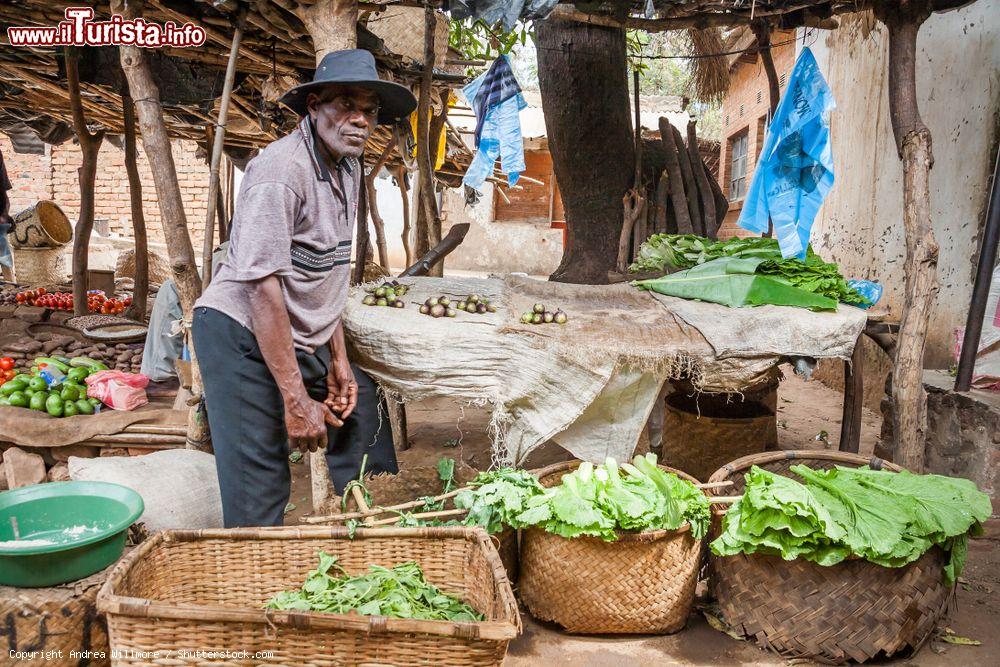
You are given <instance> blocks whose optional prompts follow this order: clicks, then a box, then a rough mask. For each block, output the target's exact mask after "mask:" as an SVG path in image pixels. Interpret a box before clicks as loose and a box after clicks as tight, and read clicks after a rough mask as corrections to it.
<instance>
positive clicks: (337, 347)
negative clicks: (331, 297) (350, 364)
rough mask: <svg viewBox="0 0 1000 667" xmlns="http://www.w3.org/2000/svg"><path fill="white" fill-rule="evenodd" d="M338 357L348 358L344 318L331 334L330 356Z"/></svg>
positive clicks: (332, 357)
mask: <svg viewBox="0 0 1000 667" xmlns="http://www.w3.org/2000/svg"><path fill="white" fill-rule="evenodd" d="M337 357H344V358H345V359H346V358H347V342H346V341H345V340H344V320H343V319H341V320H340V321H339V322H337V326H336V327H335V328H334V330H333V335H332V336H330V358H331V359H336V358H337Z"/></svg>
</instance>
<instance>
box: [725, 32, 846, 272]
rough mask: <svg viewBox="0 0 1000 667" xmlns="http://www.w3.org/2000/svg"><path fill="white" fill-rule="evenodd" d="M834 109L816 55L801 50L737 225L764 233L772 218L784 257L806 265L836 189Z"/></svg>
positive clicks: (779, 104)
mask: <svg viewBox="0 0 1000 667" xmlns="http://www.w3.org/2000/svg"><path fill="white" fill-rule="evenodd" d="M834 106H835V105H834V101H833V93H832V92H831V91H830V87H829V86H827V85H826V80H825V79H823V74H822V73H821V72H820V71H819V66H818V65H817V64H816V59H815V58H814V57H813V54H812V51H810V50H809V49H808V48H805V49H803V50H802V53H801V54H800V55H799V58H798V60H797V61H796V63H795V68H794V69H793V70H792V76H791V78H790V80H789V82H788V87H787V88H786V89H785V94H784V95H783V96H782V97H781V101H780V102H779V103H778V108H777V110H776V111H775V113H774V119H773V120H772V121H771V125H770V127H769V128H768V130H767V136H766V138H765V139H764V148H763V150H762V151H761V153H760V159H759V160H758V162H757V168H756V169H755V170H754V174H753V180H752V181H751V182H750V189H749V191H748V192H747V196H746V200H745V201H744V203H743V210H742V211H741V212H740V219H739V222H738V224H739V226H740V227H742V228H743V229H746V230H749V231H751V232H757V233H764V232H766V231H767V222H768V218H770V219H771V222H772V223H773V224H774V234H775V236H776V237H777V239H778V245H779V246H780V247H781V255H782V257H798V258H799V259H805V257H806V248H807V247H808V246H809V232H810V230H811V229H812V225H813V221H814V220H815V219H816V213H817V212H818V211H819V207H820V205H821V204H822V203H823V200H824V199H825V198H826V195H827V193H829V192H830V189H831V188H832V187H833V152H832V150H831V148H830V119H829V116H830V111H831V110H832V109H833V108H834Z"/></svg>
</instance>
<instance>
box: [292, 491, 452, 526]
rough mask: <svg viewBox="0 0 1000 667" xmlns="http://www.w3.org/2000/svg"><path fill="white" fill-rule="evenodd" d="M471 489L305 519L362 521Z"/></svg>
mask: <svg viewBox="0 0 1000 667" xmlns="http://www.w3.org/2000/svg"><path fill="white" fill-rule="evenodd" d="M468 488H469V487H462V488H461V489H455V490H454V491H449V492H448V493H442V494H441V495H439V496H434V497H433V498H430V499H425V498H418V499H416V500H409V501H407V502H405V503H399V504H398V505H389V506H388V507H383V506H381V505H376V506H375V507H371V508H369V510H368V511H367V512H346V513H342V514H327V515H326V516H311V517H307V518H306V519H305V522H306V523H324V522H326V521H344V520H347V519H360V518H362V517H365V516H369V515H378V514H385V513H386V512H393V511H396V510H405V509H410V508H411V507H419V506H420V505H424V504H426V503H436V502H440V501H442V500H448V499H449V498H454V497H455V496H457V495H458V494H459V493H461V492H462V491H466V490H468Z"/></svg>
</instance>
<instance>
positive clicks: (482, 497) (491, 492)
mask: <svg viewBox="0 0 1000 667" xmlns="http://www.w3.org/2000/svg"><path fill="white" fill-rule="evenodd" d="M469 485H470V486H471V487H472V488H470V489H467V490H465V491H462V492H461V493H459V494H458V495H457V496H455V507H457V508H459V509H467V510H469V513H468V514H467V515H466V518H465V524H466V525H470V526H482V527H483V528H485V529H486V531H487V532H488V533H490V534H493V533H499V532H500V531H502V530H503V529H504V528H505V527H506V526H517V525H518V523H517V520H516V517H517V515H518V514H520V513H521V512H523V511H524V510H526V509H527V503H528V500H529V499H530V498H532V497H533V496H536V495H538V494H540V493H542V492H543V491H545V489H544V488H543V487H542V485H541V484H539V483H538V480H537V479H535V477H534V475H532V474H531V473H529V472H528V471H526V470H517V469H515V468H500V469H498V470H489V471H486V472H481V473H479V474H478V475H476V478H475V479H473V480H472V481H471V482H470V483H469Z"/></svg>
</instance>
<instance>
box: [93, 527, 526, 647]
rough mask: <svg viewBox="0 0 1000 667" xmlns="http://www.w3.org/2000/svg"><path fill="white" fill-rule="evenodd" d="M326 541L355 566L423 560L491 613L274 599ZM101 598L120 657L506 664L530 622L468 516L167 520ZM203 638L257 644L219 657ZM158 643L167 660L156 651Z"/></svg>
mask: <svg viewBox="0 0 1000 667" xmlns="http://www.w3.org/2000/svg"><path fill="white" fill-rule="evenodd" d="M320 550H323V551H326V552H328V553H330V554H333V555H336V556H338V557H339V558H340V561H339V562H340V565H341V566H343V567H344V568H345V569H346V570H347V571H348V572H350V573H351V574H358V573H361V572H364V571H367V570H368V566H369V565H372V564H377V565H383V566H393V565H397V564H399V563H402V562H406V561H411V560H412V561H416V562H417V563H418V564H419V565H420V566H421V568H423V571H424V574H425V575H426V577H427V579H428V581H430V582H431V583H433V584H435V585H436V586H438V587H439V588H441V589H442V590H443V591H444V592H446V593H449V594H451V595H455V596H457V597H459V598H461V599H463V600H464V601H466V602H468V603H469V604H471V605H472V606H473V607H474V608H475V609H476V610H477V611H479V612H480V613H482V614H484V615H485V616H486V619H487V620H485V621H482V622H449V621H425V620H415V619H403V618H387V617H385V616H362V615H358V614H353V613H352V614H321V613H315V612H286V611H274V610H268V611H265V610H264V608H263V607H264V604H265V603H266V602H267V600H268V599H270V597H271V596H272V595H274V594H275V593H277V592H278V591H282V590H286V589H293V588H298V587H300V586H301V585H302V582H303V580H304V579H305V577H306V574H307V573H308V572H309V570H311V569H314V568H315V567H316V563H317V552H318V551H320ZM98 608H99V610H100V611H102V612H103V613H105V614H106V615H107V619H108V634H109V636H110V643H111V649H112V651H119V652H120V653H117V654H116V657H115V658H114V660H113V664H115V665H152V664H170V665H189V664H190V665H194V664H198V665H203V664H210V663H212V662H216V661H217V662H218V663H220V664H222V663H224V664H226V665H259V664H282V665H375V664H378V665H417V664H420V665H429V664H434V665H463V666H464V665H500V664H501V663H503V660H504V655H505V654H506V652H507V643H508V642H509V641H510V640H511V639H513V638H514V637H516V636H517V634H518V632H519V631H520V618H519V616H518V612H517V603H516V601H515V599H514V593H513V591H512V590H511V588H510V584H509V583H508V582H507V577H506V576H505V575H504V573H503V566H502V565H501V564H500V558H499V556H498V555H497V552H496V549H495V548H494V547H493V545H492V543H491V542H490V540H489V537H488V536H487V535H486V533H485V531H483V530H482V529H479V528H465V527H440V528H438V527H435V528H375V529H358V530H357V531H356V532H355V534H354V536H353V538H350V537H349V531H348V530H347V528H344V527H341V526H317V527H309V528H305V527H297V528H240V529H230V530H201V531H166V532H164V533H157V534H156V535H155V536H153V537H152V538H150V539H149V540H147V541H146V542H144V543H143V544H142V545H141V546H140V547H139V548H137V549H136V550H135V551H134V552H133V553H132V554H130V555H129V556H128V557H126V558H125V559H124V560H122V562H121V563H119V565H118V566H117V567H116V568H115V570H114V571H113V572H112V574H111V576H110V577H109V579H108V581H107V582H106V583H105V585H104V587H103V588H102V589H101V592H100V594H99V596H98ZM196 650H201V651H226V650H228V651H234V652H246V655H240V656H236V657H233V656H232V655H230V656H229V657H217V658H216V659H215V660H211V659H206V658H205V657H204V654H202V655H199V654H197V653H194V651H196ZM154 651H160V659H162V660H164V661H165V662H162V663H161V662H155V661H151V660H150V658H149V655H150V652H154ZM181 651H187V652H181ZM165 652H169V655H167V654H165ZM258 652H270V653H269V654H264V655H265V656H266V657H263V658H262V657H261V655H257V656H256V657H255V654H257V653H258Z"/></svg>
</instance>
